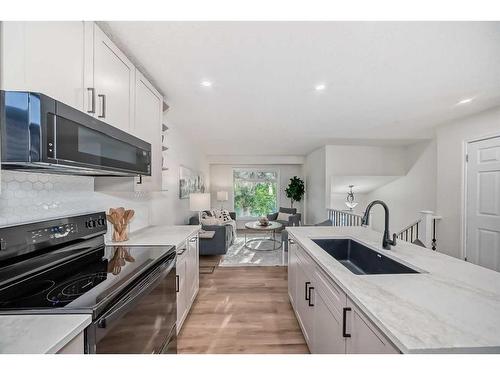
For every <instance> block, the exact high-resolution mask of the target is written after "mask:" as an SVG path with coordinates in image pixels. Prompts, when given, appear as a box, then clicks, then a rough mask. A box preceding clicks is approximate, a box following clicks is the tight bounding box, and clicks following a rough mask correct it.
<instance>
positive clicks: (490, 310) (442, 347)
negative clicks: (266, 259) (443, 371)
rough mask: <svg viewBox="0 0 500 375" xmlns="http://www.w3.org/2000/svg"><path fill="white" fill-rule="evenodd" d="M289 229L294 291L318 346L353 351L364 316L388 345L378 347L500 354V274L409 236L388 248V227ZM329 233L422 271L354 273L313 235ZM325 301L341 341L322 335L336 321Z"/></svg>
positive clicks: (316, 349) (308, 333) (312, 341)
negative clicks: (416, 242)
mask: <svg viewBox="0 0 500 375" xmlns="http://www.w3.org/2000/svg"><path fill="white" fill-rule="evenodd" d="M287 231H288V232H289V234H290V238H291V241H292V244H291V247H290V250H289V251H290V254H289V257H290V265H289V281H290V279H293V280H291V282H290V283H289V294H290V298H291V300H292V305H294V309H295V311H296V314H297V316H298V318H299V323H300V324H301V327H302V330H303V332H304V335H305V336H306V339H308V344H309V346H310V349H311V351H312V352H324V351H327V352H328V351H330V352H331V351H332V350H335V351H336V352H350V351H349V348H355V347H356V345H357V343H359V340H358V342H356V332H353V331H352V330H353V329H354V328H355V318H356V316H357V317H358V318H359V319H361V320H363V321H365V323H366V327H369V328H370V329H371V330H372V331H374V332H375V331H377V332H376V334H377V335H378V336H377V337H378V338H379V340H380V342H381V343H383V345H380V346H377V347H376V350H375V352H389V353H394V352H401V353H500V273H498V272H495V271H491V270H488V269H486V268H483V267H479V266H476V265H474V264H471V263H467V262H465V261H463V260H460V259H456V258H453V257H450V256H447V255H443V254H440V253H438V252H435V251H431V250H429V249H426V248H422V247H419V246H416V245H413V244H410V243H408V242H404V241H399V242H398V243H397V245H396V246H393V247H392V249H391V250H384V249H383V248H382V243H381V242H382V234H381V233H379V232H375V231H372V230H370V229H368V228H364V227H335V228H334V227H291V228H287ZM322 238H350V239H353V240H355V241H357V242H359V243H361V244H364V245H366V246H367V247H369V248H371V249H373V250H376V251H377V252H379V253H380V254H382V255H384V256H387V257H389V258H392V259H393V260H396V261H397V262H399V263H402V264H403V265H406V266H408V267H410V268H413V269H414V270H416V271H418V272H419V273H403V274H378V275H357V274H354V273H352V272H351V271H350V270H348V269H347V268H346V267H344V266H343V265H342V264H341V263H340V262H339V261H337V260H336V259H335V258H334V257H332V256H331V255H329V254H328V253H327V252H326V251H325V250H323V249H322V248H321V247H320V246H318V245H317V244H316V243H315V242H313V239H322ZM296 255H298V257H296ZM297 259H298V263H299V265H301V264H302V267H301V268H300V269H299V271H300V272H299V271H297V269H296V268H297V267H296V264H297ZM304 264H305V266H304ZM301 275H302V276H301ZM301 277H302V279H301ZM304 280H305V282H304V283H302V281H304ZM297 283H299V284H297ZM302 284H306V285H305V293H304V285H302ZM325 285H326V287H324V286H325ZM308 288H309V289H308ZM308 291H309V295H308ZM331 291H333V292H332V293H330V292H331ZM304 294H305V295H304ZM313 296H314V297H313ZM316 296H317V297H316ZM332 296H333V297H334V298H333V297H332ZM304 297H305V298H304ZM307 297H309V298H307ZM294 299H295V300H294ZM304 299H305V300H306V301H307V303H306V305H305V307H301V306H302V304H301V303H302V302H303V300H304ZM336 299H338V300H336ZM325 301H326V302H325ZM332 301H333V302H332ZM322 302H325V304H324V306H326V307H325V309H324V311H326V312H327V313H328V314H330V315H329V316H330V317H331V322H330V321H329V320H328V319H324V320H323V322H324V323H332V322H333V323H334V322H335V321H336V320H337V321H338V323H339V337H340V339H339V340H338V342H337V344H336V346H331V345H330V344H331V342H328V338H322V337H321V336H322V334H321V333H322V331H325V332H326V329H327V328H328V329H330V330H332V329H333V328H331V327H333V326H334V325H332V324H325V325H324V327H322V326H321V320H320V318H321V317H322V316H321V315H320V314H321V311H320V308H321V306H322V305H321V303H322ZM304 303H305V302H304ZM311 305H313V306H311ZM337 311H338V312H337ZM315 314H316V315H315ZM356 314H357V315H356ZM324 316H326V315H325V314H323V317H324ZM329 319H330V318H329ZM318 322H319V323H318ZM340 326H342V327H341V328H340ZM335 334H336V332H335V331H331V332H330V335H329V336H330V337H333V336H334V335H335ZM349 335H351V336H349ZM322 339H324V340H326V341H322ZM375 341H377V340H375ZM378 344H379V343H377V345H378ZM329 345H330V346H329ZM364 349H366V350H367V351H368V352H370V348H363V350H364ZM378 349H381V350H378ZM363 350H361V352H362V351H363ZM353 352H356V351H353Z"/></svg>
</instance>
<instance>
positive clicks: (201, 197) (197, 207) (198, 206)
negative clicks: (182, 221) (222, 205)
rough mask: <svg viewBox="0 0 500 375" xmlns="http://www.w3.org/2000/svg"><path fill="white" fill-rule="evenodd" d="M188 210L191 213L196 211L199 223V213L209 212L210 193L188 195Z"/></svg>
mask: <svg viewBox="0 0 500 375" xmlns="http://www.w3.org/2000/svg"><path fill="white" fill-rule="evenodd" d="M189 209H190V210H191V211H198V219H199V222H200V223H201V212H202V211H205V210H210V193H191V194H189Z"/></svg>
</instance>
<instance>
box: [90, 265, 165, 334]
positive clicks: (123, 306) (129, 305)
mask: <svg viewBox="0 0 500 375" xmlns="http://www.w3.org/2000/svg"><path fill="white" fill-rule="evenodd" d="M174 266H175V261H173V260H172V261H171V262H170V265H169V266H168V268H167V269H166V271H161V272H159V273H158V274H157V275H156V276H155V277H154V278H152V280H150V279H148V280H147V281H144V282H143V283H141V284H139V286H140V287H138V290H132V291H131V292H130V293H129V295H128V296H127V297H125V298H124V299H123V300H122V302H120V304H119V305H117V306H115V307H114V308H112V309H111V310H109V311H108V312H107V313H106V314H104V315H103V316H102V317H101V318H99V319H98V320H97V326H98V327H99V328H106V327H107V326H108V324H111V323H112V322H114V321H115V320H118V319H119V318H120V317H121V316H123V315H124V314H125V313H127V312H129V311H130V310H132V309H133V308H134V306H135V302H137V300H139V299H140V298H141V297H142V296H144V295H145V294H147V293H148V292H149V291H150V290H151V289H152V288H154V287H155V286H156V285H157V284H158V283H159V281H160V280H161V278H162V275H163V274H168V273H169V272H170V271H172V269H173V268H174Z"/></svg>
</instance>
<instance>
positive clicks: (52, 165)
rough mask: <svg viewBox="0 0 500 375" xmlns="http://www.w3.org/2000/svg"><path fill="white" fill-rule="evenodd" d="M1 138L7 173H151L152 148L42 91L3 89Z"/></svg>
mask: <svg viewBox="0 0 500 375" xmlns="http://www.w3.org/2000/svg"><path fill="white" fill-rule="evenodd" d="M0 134H1V141H2V144H1V146H2V149H1V153H2V168H5V169H15V170H24V171H31V172H47V173H58V174H76V175H87V176H137V175H145V176H150V175H151V144H149V143H148V142H145V141H143V140H141V139H139V138H137V137H134V136H132V135H130V134H128V133H126V132H124V131H122V130H120V129H118V128H115V127H114V126H111V125H109V124H106V123H104V122H102V121H100V120H98V119H96V118H94V117H92V116H89V115H87V114H85V113H83V112H80V111H79V110H77V109H75V108H73V107H70V106H68V105H66V104H64V103H61V102H59V101H57V100H55V99H52V98H50V97H48V96H46V95H43V94H40V93H33V92H19V91H0Z"/></svg>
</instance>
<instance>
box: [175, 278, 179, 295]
mask: <svg viewBox="0 0 500 375" xmlns="http://www.w3.org/2000/svg"><path fill="white" fill-rule="evenodd" d="M175 292H176V293H179V275H175Z"/></svg>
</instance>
